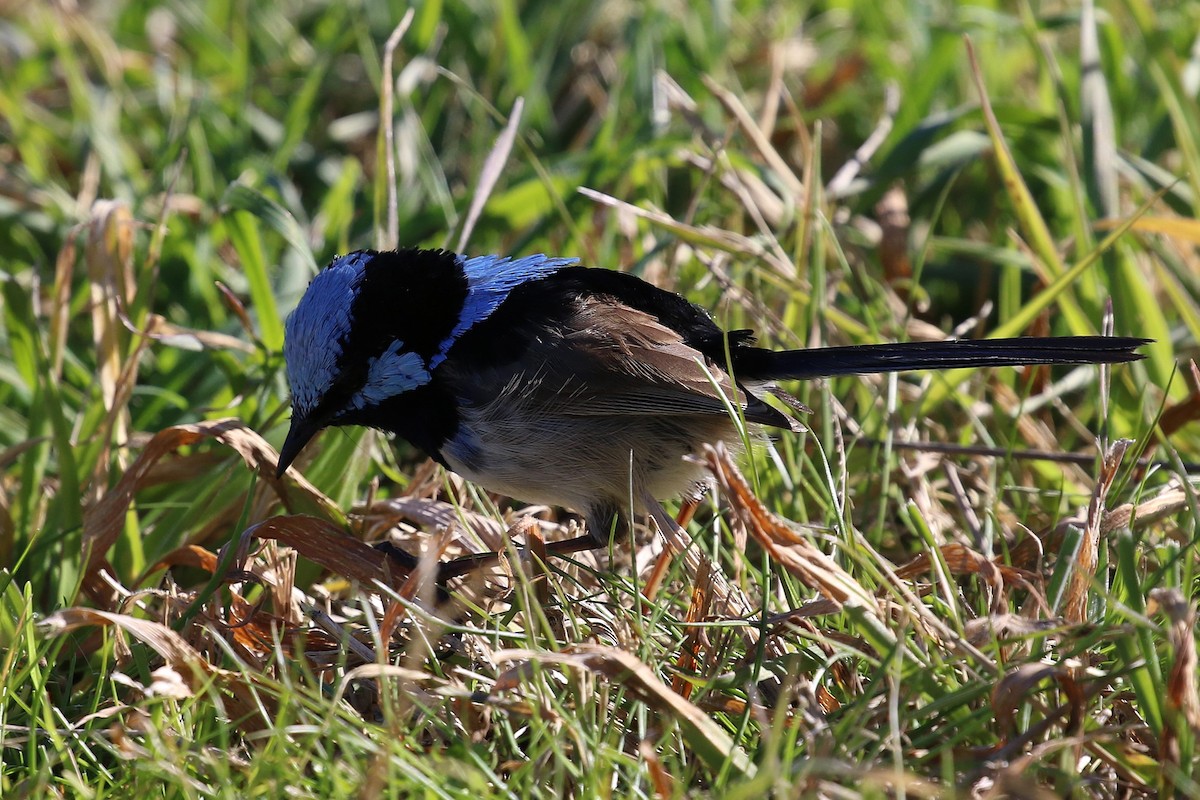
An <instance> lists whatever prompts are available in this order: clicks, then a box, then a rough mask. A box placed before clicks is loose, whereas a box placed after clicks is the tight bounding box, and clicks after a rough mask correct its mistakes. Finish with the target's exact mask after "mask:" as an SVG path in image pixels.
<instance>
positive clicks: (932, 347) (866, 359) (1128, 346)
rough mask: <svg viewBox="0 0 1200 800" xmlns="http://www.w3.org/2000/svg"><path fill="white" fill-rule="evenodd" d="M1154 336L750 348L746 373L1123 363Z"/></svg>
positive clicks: (819, 374) (780, 375)
mask: <svg viewBox="0 0 1200 800" xmlns="http://www.w3.org/2000/svg"><path fill="white" fill-rule="evenodd" d="M1150 341H1152V340H1150V339H1138V338H1134V337H1125V336H1050V337H1034V336H1027V337H1019V338H1015V339H958V340H950V341H943V342H898V343H893V344H864V345H852V346H850V347H820V348H815V349H811V350H785V351H782V352H776V351H770V350H762V349H758V348H747V351H744V352H745V355H746V356H749V358H746V359H745V360H744V361H742V359H739V361H740V362H742V363H741V364H735V365H734V366H735V368H736V367H738V366H742V367H743V370H742V374H743V375H747V376H748V377H754V378H760V379H786V378H792V379H798V380H805V379H808V378H825V377H830V376H834V375H862V374H868V373H876V372H905V371H908V370H921V369H961V368H964V367H965V368H970V367H1012V366H1019V365H1023V364H1119V363H1123V362H1126V361H1138V360H1140V359H1142V358H1144V356H1143V355H1142V354H1141V353H1138V352H1136V350H1137V348H1139V347H1141V346H1142V345H1144V344H1148V343H1149V342H1150Z"/></svg>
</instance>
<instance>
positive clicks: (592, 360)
mask: <svg viewBox="0 0 1200 800" xmlns="http://www.w3.org/2000/svg"><path fill="white" fill-rule="evenodd" d="M536 349H537V350H539V351H541V352H540V353H539V355H541V356H542V357H541V359H540V361H541V362H542V364H543V365H544V366H543V369H544V370H545V375H544V379H543V380H541V381H539V384H540V387H541V391H543V392H545V391H550V392H554V393H556V394H559V395H565V396H566V397H569V402H559V403H557V405H558V406H559V411H560V413H564V414H571V415H576V416H590V415H614V414H650V415H696V414H700V415H722V416H726V415H728V414H729V405H728V404H729V403H731V402H738V403H740V404H741V405H742V407H743V412H744V413H745V415H746V419H748V420H750V421H751V422H757V423H760V424H764V425H772V426H777V427H785V428H786V427H791V424H792V423H791V420H790V419H789V418H788V417H787V416H786V415H784V414H783V413H781V412H780V411H778V410H777V409H775V408H773V407H772V406H769V405H767V404H766V403H764V402H763V401H762V400H760V399H759V398H758V397H756V396H754V395H753V394H751V393H750V392H748V391H747V390H746V389H745V387H742V386H737V385H735V384H734V382H733V381H732V380H731V379H730V377H729V375H728V374H727V373H726V372H725V370H724V369H723V368H722V367H721V366H719V365H717V364H715V363H713V362H712V361H710V360H708V359H706V358H705V357H704V356H703V355H702V354H701V353H700V352H699V351H697V350H695V349H694V348H692V347H689V346H688V345H687V344H685V343H684V342H683V339H682V338H681V337H680V335H679V334H678V333H676V332H675V331H673V330H671V329H670V328H668V327H666V326H665V325H663V324H661V323H660V322H658V320H656V319H655V318H654V317H652V316H651V315H649V314H646V313H644V312H641V311H638V310H636V309H633V308H630V307H628V306H625V305H621V304H617V303H612V302H611V301H602V300H597V299H594V298H588V299H585V300H583V301H582V302H581V303H580V308H579V313H578V314H577V315H575V316H574V317H573V318H572V320H571V326H570V328H569V329H568V330H567V331H566V332H565V335H564V336H563V337H562V338H561V339H557V340H552V341H547V342H543V343H542V345H541V346H539V347H538V348H536ZM535 391H536V390H535Z"/></svg>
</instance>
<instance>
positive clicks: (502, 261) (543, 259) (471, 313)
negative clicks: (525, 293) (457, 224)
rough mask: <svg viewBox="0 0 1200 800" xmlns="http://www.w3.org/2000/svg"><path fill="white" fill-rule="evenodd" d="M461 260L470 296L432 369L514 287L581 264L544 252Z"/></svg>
mask: <svg viewBox="0 0 1200 800" xmlns="http://www.w3.org/2000/svg"><path fill="white" fill-rule="evenodd" d="M458 263H459V266H461V267H462V270H463V274H465V275H466V277H467V297H466V300H464V301H463V307H462V311H461V312H460V313H459V315H458V324H457V325H455V326H454V330H452V331H451V332H450V335H449V336H447V337H446V338H445V339H443V340H442V343H441V345H440V346H439V347H438V351H437V353H435V354H434V356H433V358H431V359H430V360H429V369H430V370H433V369H435V368H436V367H437V366H438V365H439V364H441V363H442V362H443V361H445V360H446V354H447V353H448V352H449V351H450V348H451V347H452V346H453V345H454V343H455V342H456V341H458V337H459V336H462V335H463V334H464V333H465V332H466V331H468V330H470V328H471V327H473V326H475V325H478V324H479V323H480V322H483V321H484V320H485V319H487V318H488V317H490V316H491V315H492V312H494V311H495V310H496V309H497V308H499V307H500V304H501V303H503V302H504V299H505V298H506V297H508V293H509V292H511V291H512V290H513V289H514V288H516V287H517V286H520V285H521V284H522V283H525V282H526V281H532V280H537V279H538V278H544V277H546V276H547V275H552V274H553V273H555V272H557V271H558V270H560V269H562V268H563V267H569V266H571V265H572V264H578V263H579V259H577V258H549V257H547V256H544V255H541V254H538V255H533V256H525V257H524V258H518V259H516V260H513V259H510V258H507V257H501V256H476V257H474V258H467V257H466V256H459V257H458Z"/></svg>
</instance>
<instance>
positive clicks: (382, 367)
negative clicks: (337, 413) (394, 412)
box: [350, 340, 430, 409]
mask: <svg viewBox="0 0 1200 800" xmlns="http://www.w3.org/2000/svg"><path fill="white" fill-rule="evenodd" d="M403 349H404V342H401V341H399V340H397V341H394V342H392V344H391V346H390V347H388V349H387V350H384V351H383V353H381V354H380V355H379V356H378V357H377V358H372V359H371V360H370V361H368V362H367V379H366V381H365V382H364V383H363V387H362V388H361V389H359V390H358V393H357V394H355V395H354V396H353V397H351V398H350V405H351V406H353V407H354V408H357V409H364V408H367V407H368V406H374V405H378V404H380V403H382V402H383V401H385V400H387V399H389V398H392V397H396V396H397V395H400V394H403V393H404V392H407V391H410V390H412V389H416V388H417V387H418V386H424V385H425V384H427V383H429V381H430V377H429V370H427V369H426V368H425V362H424V361H423V360H422V359H421V357H420V356H419V355H417V354H416V353H414V352H412V351H411V350H409V351H407V352H401V351H403Z"/></svg>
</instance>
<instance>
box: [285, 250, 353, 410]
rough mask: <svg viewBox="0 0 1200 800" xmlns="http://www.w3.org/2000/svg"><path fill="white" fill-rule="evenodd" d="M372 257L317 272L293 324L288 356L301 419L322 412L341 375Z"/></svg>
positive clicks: (342, 261) (289, 328) (346, 259)
mask: <svg viewBox="0 0 1200 800" xmlns="http://www.w3.org/2000/svg"><path fill="white" fill-rule="evenodd" d="M370 259H371V256H370V255H369V254H368V253H361V252H359V253H351V254H350V255H347V256H342V257H341V258H339V259H337V260H336V261H334V262H333V263H332V264H330V265H329V266H328V267H326V268H325V269H323V270H321V271H320V272H319V273H317V276H316V277H315V278H313V280H312V283H311V284H309V287H308V290H307V291H305V293H304V296H303V297H302V298H300V303H299V304H298V305H297V306H296V310H295V311H293V312H292V313H291V316H289V317H288V319H287V327H286V330H285V336H284V343H283V356H284V359H285V360H286V361H287V368H288V383H289V384H290V385H291V389H292V403H293V405H294V406H295V409H296V411H297V412H299V413H300V414H301V415H304V414H307V413H309V412H311V411H312V410H313V408H314V407H316V405H317V403H318V402H319V401H320V399H321V395H322V393H323V392H324V391H325V390H326V389H328V388H329V386H330V384H332V383H333V380H334V378H335V377H336V376H337V361H338V358H339V357H340V356H341V341H342V339H343V338H344V337H345V336H346V335H347V334H348V333H349V332H350V324H351V320H350V307H351V304H352V303H353V302H354V297H355V295H356V294H357V292H358V285H359V283H360V282H361V281H362V277H363V270H364V268H365V267H366V264H367V262H368V261H370Z"/></svg>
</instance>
